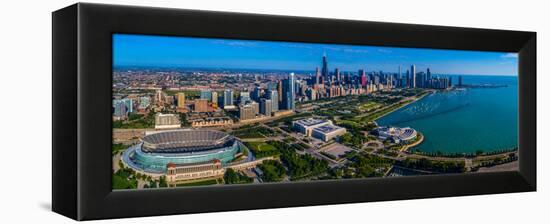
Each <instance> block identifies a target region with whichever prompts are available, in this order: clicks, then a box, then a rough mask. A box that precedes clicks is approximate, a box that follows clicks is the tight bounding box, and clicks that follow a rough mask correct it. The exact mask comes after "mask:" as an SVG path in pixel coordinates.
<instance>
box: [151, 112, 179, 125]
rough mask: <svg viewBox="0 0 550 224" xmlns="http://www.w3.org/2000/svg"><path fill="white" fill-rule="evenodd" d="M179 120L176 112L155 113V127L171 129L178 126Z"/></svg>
mask: <svg viewBox="0 0 550 224" xmlns="http://www.w3.org/2000/svg"><path fill="white" fill-rule="evenodd" d="M180 127H181V122H180V119H179V116H178V115H177V114H162V113H157V114H156V115H155V129H173V128H180Z"/></svg>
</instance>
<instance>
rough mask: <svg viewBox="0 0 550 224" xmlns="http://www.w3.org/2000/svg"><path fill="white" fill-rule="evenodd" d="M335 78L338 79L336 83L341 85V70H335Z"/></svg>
mask: <svg viewBox="0 0 550 224" xmlns="http://www.w3.org/2000/svg"><path fill="white" fill-rule="evenodd" d="M334 76H335V77H336V82H337V83H340V82H341V80H340V70H339V69H338V68H336V69H334Z"/></svg>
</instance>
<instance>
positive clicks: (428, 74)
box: [426, 68, 432, 80]
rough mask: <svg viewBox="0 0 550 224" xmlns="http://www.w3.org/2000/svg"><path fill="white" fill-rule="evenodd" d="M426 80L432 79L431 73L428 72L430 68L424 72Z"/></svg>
mask: <svg viewBox="0 0 550 224" xmlns="http://www.w3.org/2000/svg"><path fill="white" fill-rule="evenodd" d="M426 79H427V80H430V79H432V72H431V71H430V68H428V69H427V70H426Z"/></svg>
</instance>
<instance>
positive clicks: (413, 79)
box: [411, 65, 416, 88]
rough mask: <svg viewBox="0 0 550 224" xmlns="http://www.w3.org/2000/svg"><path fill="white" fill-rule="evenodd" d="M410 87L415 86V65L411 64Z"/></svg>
mask: <svg viewBox="0 0 550 224" xmlns="http://www.w3.org/2000/svg"><path fill="white" fill-rule="evenodd" d="M411 88H416V66H414V65H411Z"/></svg>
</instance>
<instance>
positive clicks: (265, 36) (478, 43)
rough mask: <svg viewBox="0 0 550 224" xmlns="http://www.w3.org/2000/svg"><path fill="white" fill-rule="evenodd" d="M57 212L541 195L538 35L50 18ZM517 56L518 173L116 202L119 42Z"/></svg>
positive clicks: (112, 16) (90, 14)
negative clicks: (115, 54)
mask: <svg viewBox="0 0 550 224" xmlns="http://www.w3.org/2000/svg"><path fill="white" fill-rule="evenodd" d="M52 22H53V31H52V33H53V43H52V44H53V62H52V64H53V65H52V67H53V69H52V73H53V75H52V77H53V80H52V81H53V92H52V101H53V105H52V107H53V111H52V114H53V115H52V116H53V117H52V119H53V130H52V132H53V137H52V138H53V139H52V141H53V145H52V148H53V153H52V158H53V161H52V162H53V167H52V168H53V175H52V181H53V186H52V188H53V192H52V195H53V196H52V201H53V202H52V210H53V211H55V212H57V213H60V214H62V215H65V216H67V217H70V218H73V219H76V220H89V219H104V218H119V217H133V216H152V215H169V214H183V213H198V212H213V211H229V210H244V209H261V208H276V207H290V206H310V205H326V204H338V203H356V202H372V201H384V200H398V199H416V198H433V197H448V196H464V195H478V194H496V193H510V192H526V191H535V190H536V33H535V32H520V31H504V30H490V29H473V28H458V27H443V26H428V25H410V24H397V23H381V22H365V21H352V20H335V19H320V18H303V17H291V16H271V15H256V14H241V13H227V12H210V11H196V10H182V9H163V8H149V7H132V6H115V5H101V4H87V3H78V4H75V5H72V6H69V7H66V8H63V9H60V10H58V11H55V12H53V14H52ZM113 33H132V34H151V35H173V36H193V37H217V38H229V39H231V38H235V39H253V40H275V41H296V42H314V43H339V44H358V45H376V46H392V47H415V48H437V49H460V50H481V51H502V52H518V53H519V71H518V77H519V171H514V172H494V173H471V174H470V173H468V174H447V175H431V176H414V177H400V178H370V179H353V180H344V181H341V180H327V181H316V182H298V183H289V184H277V183H276V184H257V185H238V186H235V185H226V186H214V187H190V188H171V189H150V190H135V191H130V190H128V191H125V190H123V191H113V190H112V186H111V175H112V170H111V169H112V159H111V144H112V126H111V122H112V121H111V91H112V90H111V86H112V83H111V82H112V81H111V80H112V52H111V48H112V34H113Z"/></svg>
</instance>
